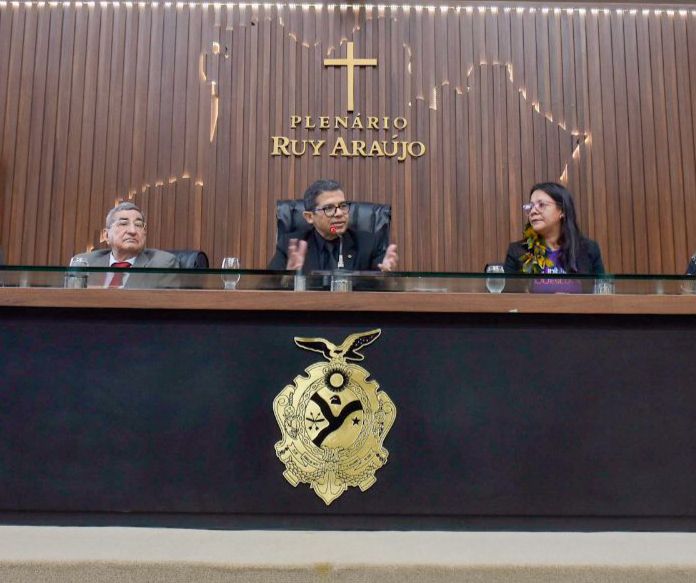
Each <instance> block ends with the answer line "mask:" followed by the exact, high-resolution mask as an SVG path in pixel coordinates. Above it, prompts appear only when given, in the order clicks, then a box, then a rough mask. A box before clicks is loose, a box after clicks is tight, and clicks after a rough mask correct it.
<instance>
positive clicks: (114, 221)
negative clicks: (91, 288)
mask: <svg viewBox="0 0 696 583" xmlns="http://www.w3.org/2000/svg"><path fill="white" fill-rule="evenodd" d="M104 237H105V238H106V241H107V243H108V244H109V248H108V249H98V250H96V251H92V252H91V253H81V254H80V255H78V257H80V258H82V259H86V260H87V264H88V265H89V267H119V268H129V267H150V268H159V269H176V268H179V267H180V266H179V261H178V259H177V258H176V257H175V256H174V255H172V254H171V253H167V252H166V251H160V250H159V249H146V248H145V242H146V239H147V225H146V224H145V216H144V215H143V212H142V211H141V210H140V208H138V207H137V206H136V205H134V204H133V203H132V202H122V203H120V204H118V205H116V206H115V207H114V208H112V209H111V210H110V211H109V213H108V214H107V215H106V226H105V227H104ZM105 275H106V278H105V280H104V287H129V288H134V287H139V288H154V287H173V286H174V284H175V278H174V276H172V275H171V274H158V275H156V276H155V275H154V274H153V276H149V275H148V276H144V275H142V274H140V275H136V274H130V273H123V272H114V273H106V274H105Z"/></svg>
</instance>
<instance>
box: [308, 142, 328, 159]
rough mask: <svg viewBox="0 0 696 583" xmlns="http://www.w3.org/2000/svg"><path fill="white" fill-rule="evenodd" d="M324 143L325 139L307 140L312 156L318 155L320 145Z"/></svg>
mask: <svg viewBox="0 0 696 583" xmlns="http://www.w3.org/2000/svg"><path fill="white" fill-rule="evenodd" d="M325 143H326V140H309V145H310V146H312V156H318V155H319V151H320V150H321V147H322V146H323V145H324V144H325Z"/></svg>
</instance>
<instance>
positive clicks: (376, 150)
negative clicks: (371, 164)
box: [368, 141, 384, 158]
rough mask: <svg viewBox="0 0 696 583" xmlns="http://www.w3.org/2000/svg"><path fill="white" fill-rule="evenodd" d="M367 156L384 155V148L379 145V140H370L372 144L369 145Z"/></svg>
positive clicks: (378, 156)
mask: <svg viewBox="0 0 696 583" xmlns="http://www.w3.org/2000/svg"><path fill="white" fill-rule="evenodd" d="M368 156H371V157H377V158H382V157H384V150H382V146H380V145H379V142H376V141H375V142H372V146H371V147H370V153H369V154H368Z"/></svg>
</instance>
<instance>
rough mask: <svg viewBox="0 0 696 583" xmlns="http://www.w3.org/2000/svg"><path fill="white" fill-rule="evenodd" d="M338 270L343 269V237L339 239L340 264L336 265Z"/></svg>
mask: <svg viewBox="0 0 696 583" xmlns="http://www.w3.org/2000/svg"><path fill="white" fill-rule="evenodd" d="M336 267H337V268H338V269H343V267H344V266H343V237H339V238H338V263H337V264H336Z"/></svg>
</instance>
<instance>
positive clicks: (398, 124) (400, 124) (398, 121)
mask: <svg viewBox="0 0 696 583" xmlns="http://www.w3.org/2000/svg"><path fill="white" fill-rule="evenodd" d="M407 125H408V122H407V121H406V119H405V118H403V117H396V118H394V129H397V130H403V129H404V128H405V127H406V126H407Z"/></svg>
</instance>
